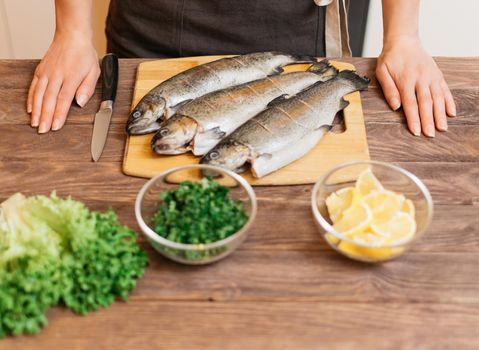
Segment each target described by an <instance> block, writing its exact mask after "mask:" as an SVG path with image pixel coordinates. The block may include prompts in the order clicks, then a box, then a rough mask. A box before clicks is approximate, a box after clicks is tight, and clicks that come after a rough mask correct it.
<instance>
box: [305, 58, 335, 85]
mask: <svg viewBox="0 0 479 350" xmlns="http://www.w3.org/2000/svg"><path fill="white" fill-rule="evenodd" d="M308 72H311V73H315V74H317V75H319V76H320V77H322V78H323V79H321V80H323V81H326V80H329V79H331V78H333V77H335V76H336V75H338V73H339V70H338V69H337V68H336V67H334V66H333V65H332V64H331V63H330V62H329V61H328V60H322V61H319V62H314V63H313V64H312V65H311V67H309V69H308Z"/></svg>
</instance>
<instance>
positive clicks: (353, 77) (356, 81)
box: [338, 70, 371, 91]
mask: <svg viewBox="0 0 479 350" xmlns="http://www.w3.org/2000/svg"><path fill="white" fill-rule="evenodd" d="M338 77H340V78H343V79H346V80H348V81H350V82H351V83H352V84H353V86H354V87H355V88H356V89H357V90H360V91H363V90H367V89H368V85H369V82H370V81H371V80H370V79H369V78H368V77H362V76H360V75H359V74H357V73H356V72H354V71H352V70H343V71H341V72H339V74H338Z"/></svg>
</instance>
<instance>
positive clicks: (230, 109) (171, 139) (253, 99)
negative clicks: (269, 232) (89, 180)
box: [151, 61, 338, 155]
mask: <svg viewBox="0 0 479 350" xmlns="http://www.w3.org/2000/svg"><path fill="white" fill-rule="evenodd" d="M313 71H314V72H315V73H312V72H313ZM337 73H338V71H337V69H336V68H334V67H333V66H331V65H330V64H329V62H327V61H321V62H318V63H315V64H313V66H311V67H310V69H309V71H306V72H304V71H301V72H292V73H287V74H282V75H277V76H272V77H267V78H264V79H259V80H255V81H252V82H248V83H245V84H242V85H238V86H234V87H231V88H228V89H223V90H219V91H214V92H211V93H209V94H206V95H204V96H202V97H199V98H197V99H196V100H194V101H192V102H190V103H188V104H186V105H185V106H183V107H181V108H180V109H179V110H178V111H177V113H176V115H175V116H173V117H172V118H170V119H168V120H167V121H165V122H164V123H163V124H162V126H161V128H160V129H159V130H158V132H157V134H156V135H155V136H154V138H153V140H152V143H151V145H152V149H153V150H154V151H155V152H156V153H158V154H181V153H184V152H187V151H192V152H193V154H194V155H203V154H205V153H207V152H208V151H209V150H211V149H212V148H213V147H214V146H216V144H217V143H218V142H220V141H221V139H223V138H224V137H225V136H228V135H229V134H231V133H232V132H233V131H234V130H235V129H236V128H238V127H239V126H241V125H242V124H243V123H245V122H247V121H248V120H249V119H251V118H252V117H254V116H255V115H257V114H258V113H260V112H261V111H263V110H264V109H266V107H267V106H268V104H269V103H270V102H271V101H273V100H275V99H278V98H282V97H283V96H290V95H295V94H297V93H298V92H300V91H302V90H304V89H306V88H307V87H309V86H311V85H312V84H315V83H317V82H320V81H326V80H328V79H331V78H332V77H334V76H335V75H336V74H337ZM185 125H188V126H189V130H190V131H191V132H187V131H186V130H185ZM193 130H194V131H193Z"/></svg>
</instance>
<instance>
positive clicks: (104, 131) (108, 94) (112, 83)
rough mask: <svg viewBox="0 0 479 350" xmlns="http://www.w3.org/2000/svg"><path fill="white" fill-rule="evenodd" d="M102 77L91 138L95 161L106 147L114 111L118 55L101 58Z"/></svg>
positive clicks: (92, 153) (92, 155)
mask: <svg viewBox="0 0 479 350" xmlns="http://www.w3.org/2000/svg"><path fill="white" fill-rule="evenodd" d="M101 77H102V79H101V82H102V84H101V89H102V98H101V104H100V109H99V110H98V112H97V114H96V115H95V123H94V125H93V135H92V139H91V157H92V159H93V161H95V162H96V161H98V159H100V156H101V153H102V152H103V148H104V147H105V142H106V138H107V136H108V128H109V127H110V120H111V115H112V113H113V103H114V102H115V97H116V88H117V85H118V57H116V55H115V54H112V53H109V54H107V55H106V56H105V57H103V59H102V60H101Z"/></svg>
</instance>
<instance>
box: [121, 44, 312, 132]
mask: <svg viewBox="0 0 479 350" xmlns="http://www.w3.org/2000/svg"><path fill="white" fill-rule="evenodd" d="M315 61H316V59H315V58H313V57H309V56H298V55H291V54H287V53H281V52H258V53H252V54H246V55H241V56H236V57H229V58H222V59H219V60H216V61H213V62H209V63H206V64H202V65H199V66H196V67H193V68H191V69H188V70H186V71H184V72H181V73H179V74H177V75H175V76H173V77H171V78H170V79H168V80H165V81H164V82H162V83H160V84H159V85H157V86H156V87H155V88H153V89H152V90H151V91H150V92H148V93H147V94H146V95H145V96H144V97H143V98H142V99H141V100H140V102H138V104H137V105H136V107H135V108H134V109H133V111H132V112H131V114H130V117H129V119H128V122H127V126H126V130H127V132H128V133H129V134H131V135H141V134H147V133H151V132H154V131H156V130H158V129H159V127H160V123H161V121H162V120H165V119H168V118H170V117H171V116H172V115H173V114H174V113H175V112H176V110H178V109H179V108H180V107H181V106H182V105H184V104H186V103H187V102H189V101H191V100H193V99H195V98H197V97H200V96H203V95H205V94H207V93H209V92H212V91H216V90H220V89H225V88H228V87H231V86H235V85H239V84H243V83H246V82H249V81H253V80H256V79H261V78H265V77H267V76H270V75H275V74H279V73H281V72H282V71H283V70H282V68H281V67H283V66H286V65H290V64H296V63H311V62H315Z"/></svg>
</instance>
